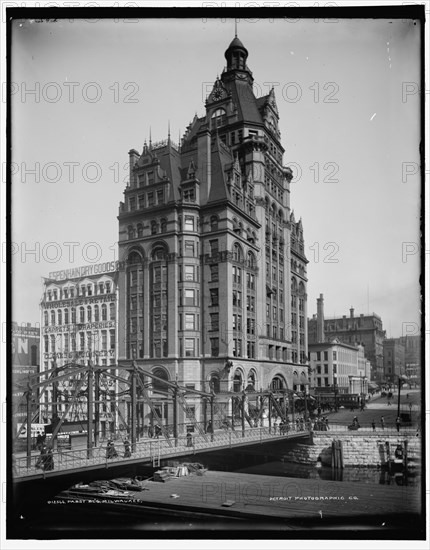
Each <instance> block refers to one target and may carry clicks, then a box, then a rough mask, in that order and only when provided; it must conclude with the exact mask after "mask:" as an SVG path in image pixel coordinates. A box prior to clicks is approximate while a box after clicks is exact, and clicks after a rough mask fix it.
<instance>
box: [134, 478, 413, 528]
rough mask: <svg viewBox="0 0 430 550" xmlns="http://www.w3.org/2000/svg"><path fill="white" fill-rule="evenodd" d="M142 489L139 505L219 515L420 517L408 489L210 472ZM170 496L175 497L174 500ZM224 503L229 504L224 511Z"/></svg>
mask: <svg viewBox="0 0 430 550" xmlns="http://www.w3.org/2000/svg"><path fill="white" fill-rule="evenodd" d="M145 487H146V488H147V489H148V490H145V491H143V492H133V497H134V498H135V499H137V500H139V501H140V502H141V503H142V504H143V505H147V506H151V507H154V506H157V505H159V506H160V508H166V507H168V508H172V509H176V510H177V511H180V509H186V510H200V511H202V510H205V511H206V512H208V513H215V514H216V513H218V514H220V513H222V514H224V515H228V514H229V513H230V512H231V514H233V515H234V516H236V517H237V516H242V517H251V516H252V517H256V516H261V517H266V518H284V519H286V518H296V519H299V518H317V517H321V518H322V517H328V518H339V517H367V518H371V517H372V516H376V515H382V514H385V515H388V514H404V513H408V514H411V513H417V514H418V513H419V512H420V499H419V494H418V491H417V490H416V488H411V487H399V486H388V487H386V486H378V485H370V484H362V483H348V482H341V483H338V482H334V481H325V480H309V479H297V478H282V479H280V478H279V477H272V476H260V475H252V474H236V473H230V472H212V471H210V472H206V474H205V475H203V476H188V477H182V478H173V479H171V481H170V482H169V483H167V484H161V483H154V482H151V481H147V482H146V483H145ZM172 494H176V495H179V497H178V498H175V499H173V498H172V497H171V495H172ZM225 502H234V504H232V505H231V506H230V507H228V508H226V507H225V506H223V503H225ZM137 506H139V505H137Z"/></svg>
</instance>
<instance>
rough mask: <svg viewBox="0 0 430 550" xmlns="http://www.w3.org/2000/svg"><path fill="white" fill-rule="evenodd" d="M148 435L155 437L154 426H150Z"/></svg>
mask: <svg viewBox="0 0 430 550" xmlns="http://www.w3.org/2000/svg"><path fill="white" fill-rule="evenodd" d="M148 437H149V438H150V439H152V438H153V437H154V428H153V427H152V426H148Z"/></svg>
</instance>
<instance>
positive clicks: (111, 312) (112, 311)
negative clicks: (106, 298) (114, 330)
mask: <svg viewBox="0 0 430 550" xmlns="http://www.w3.org/2000/svg"><path fill="white" fill-rule="evenodd" d="M109 317H110V320H111V321H114V320H115V304H113V303H112V304H109Z"/></svg>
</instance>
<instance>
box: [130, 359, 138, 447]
mask: <svg viewBox="0 0 430 550" xmlns="http://www.w3.org/2000/svg"><path fill="white" fill-rule="evenodd" d="M130 391H131V430H130V432H131V450H132V452H133V453H134V452H135V451H136V392H137V384H136V363H135V362H134V361H133V370H132V371H131V387H130Z"/></svg>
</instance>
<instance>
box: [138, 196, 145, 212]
mask: <svg viewBox="0 0 430 550" xmlns="http://www.w3.org/2000/svg"><path fill="white" fill-rule="evenodd" d="M138 201H139V209H141V208H145V195H139V197H138Z"/></svg>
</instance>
